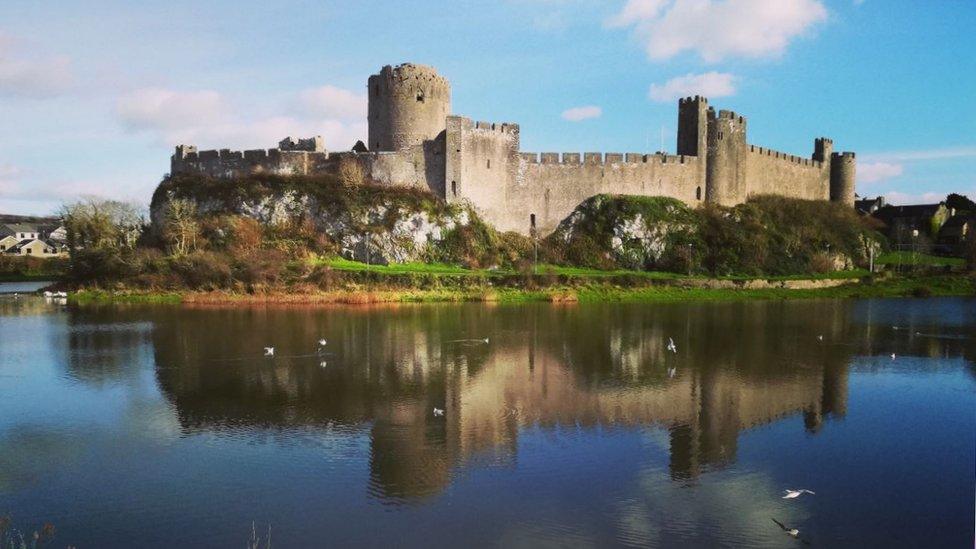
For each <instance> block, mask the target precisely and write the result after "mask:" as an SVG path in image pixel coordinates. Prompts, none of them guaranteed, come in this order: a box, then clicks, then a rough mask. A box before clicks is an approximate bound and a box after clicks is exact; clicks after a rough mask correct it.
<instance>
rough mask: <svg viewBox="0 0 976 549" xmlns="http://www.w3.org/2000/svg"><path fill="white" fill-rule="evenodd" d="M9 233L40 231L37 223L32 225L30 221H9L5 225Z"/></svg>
mask: <svg viewBox="0 0 976 549" xmlns="http://www.w3.org/2000/svg"><path fill="white" fill-rule="evenodd" d="M3 228H4V229H6V232H8V233H11V234H13V233H38V232H40V231H39V230H38V228H37V225H32V224H30V223H7V224H5V225H3Z"/></svg>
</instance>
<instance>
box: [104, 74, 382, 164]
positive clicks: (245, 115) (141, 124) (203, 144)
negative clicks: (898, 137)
mask: <svg viewBox="0 0 976 549" xmlns="http://www.w3.org/2000/svg"><path fill="white" fill-rule="evenodd" d="M365 101H366V100H365V97H363V96H360V95H357V94H355V93H353V92H350V91H348V90H344V89H341V88H336V87H334V86H323V87H320V88H313V89H308V90H304V91H302V92H300V93H298V94H297V95H295V96H294V97H292V98H290V99H289V101H288V102H287V103H286V104H285V105H283V106H278V107H275V108H267V107H265V106H260V105H245V106H236V105H233V104H232V103H231V101H230V100H229V99H228V98H227V97H226V96H224V95H223V94H221V93H219V92H216V91H212V90H201V91H177V90H169V89H162V88H146V89H141V90H137V91H135V92H133V93H130V94H128V95H126V96H124V97H122V98H120V99H119V100H118V103H117V106H116V111H117V114H118V116H119V120H120V121H121V122H122V124H123V126H124V127H125V128H127V129H128V130H130V131H132V132H136V133H147V134H150V135H153V136H154V137H156V139H158V140H159V141H160V142H162V143H165V144H166V145H167V146H173V145H176V144H180V143H184V144H193V145H197V146H199V147H200V148H202V149H206V148H231V149H247V148H269V147H273V146H275V145H276V144H277V143H278V141H279V140H281V139H282V138H284V137H286V136H295V137H308V136H313V135H321V136H323V137H324V138H325V144H326V148H328V149H332V150H347V149H349V148H351V147H352V145H353V144H354V143H355V142H356V141H357V140H359V139H365V137H366V120H365V114H366V113H365V104H366V103H365ZM276 111H278V112H276ZM250 113H261V114H250Z"/></svg>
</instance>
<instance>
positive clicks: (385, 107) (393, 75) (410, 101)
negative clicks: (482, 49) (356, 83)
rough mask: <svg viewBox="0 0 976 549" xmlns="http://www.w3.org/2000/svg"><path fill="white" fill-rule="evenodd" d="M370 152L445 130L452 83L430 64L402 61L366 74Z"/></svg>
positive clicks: (416, 142)
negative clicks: (403, 62) (367, 76)
mask: <svg viewBox="0 0 976 549" xmlns="http://www.w3.org/2000/svg"><path fill="white" fill-rule="evenodd" d="M367 87H368V93H369V117H368V121H369V143H367V147H369V150H371V151H398V150H403V149H407V148H410V147H414V146H417V145H422V144H423V143H424V141H430V140H433V139H435V138H436V137H437V136H438V135H439V134H440V133H441V132H443V131H444V128H445V124H446V119H447V116H448V115H449V114H451V85H450V83H448V81H447V79H445V78H444V77H442V76H440V75H439V74H437V71H436V70H434V68H433V67H428V66H425V65H413V64H410V63H405V64H403V65H398V66H396V67H391V66H389V65H387V66H385V67H383V69H382V70H381V71H380V73H379V74H374V75H373V76H370V77H369V83H368V84H367Z"/></svg>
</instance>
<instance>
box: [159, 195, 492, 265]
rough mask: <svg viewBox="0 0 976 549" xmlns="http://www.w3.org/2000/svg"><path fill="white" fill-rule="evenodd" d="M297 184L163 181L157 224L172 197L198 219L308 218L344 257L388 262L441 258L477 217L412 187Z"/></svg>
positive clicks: (273, 221) (287, 221)
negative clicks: (187, 203) (190, 205)
mask: <svg viewBox="0 0 976 549" xmlns="http://www.w3.org/2000/svg"><path fill="white" fill-rule="evenodd" d="M296 182H297V181H296V180H295V179H294V178H289V179H281V180H280V179H277V178H266V179H265V180H263V181H260V182H255V181H249V182H248V183H250V185H238V187H237V189H236V190H238V191H240V190H244V192H227V190H226V189H221V188H217V189H214V188H213V187H211V186H208V185H201V184H200V183H201V182H200V181H199V180H198V181H195V182H191V181H188V180H185V179H184V180H174V181H164V182H163V184H161V185H160V188H159V189H158V190H157V193H156V196H154V197H153V203H152V207H151V212H150V213H151V219H152V222H153V227H154V229H155V230H157V231H161V230H162V227H163V223H164V222H165V211H166V207H167V204H168V203H169V201H170V200H173V199H176V198H179V199H189V200H192V201H193V202H194V203H195V204H196V208H197V213H198V215H200V216H201V217H206V216H212V215H240V216H246V217H250V218H252V219H254V220H256V221H258V222H259V223H261V224H262V225H265V226H286V225H296V224H298V223H305V222H311V223H312V224H313V225H314V227H315V229H316V231H318V232H320V233H322V234H324V235H326V236H328V237H329V238H330V239H331V240H332V241H333V242H335V244H336V245H337V246H338V248H339V250H340V253H341V254H342V255H343V256H344V257H346V258H347V259H353V260H356V261H362V262H369V263H371V264H380V265H385V264H388V263H405V262H412V261H430V260H431V259H437V258H438V257H439V256H440V255H442V254H441V253H440V252H441V250H439V249H438V247H439V246H440V245H441V244H443V243H444V242H445V240H446V239H447V238H448V237H449V236H450V235H451V233H452V232H454V231H457V230H459V229H462V228H465V227H468V226H469V225H471V224H472V223H473V222H475V221H476V216H475V215H474V214H473V213H472V212H471V211H470V210H469V209H468V208H466V207H463V206H451V205H448V204H445V203H443V202H442V201H439V200H437V199H435V198H434V197H433V196H432V195H426V196H425V195H424V194H423V193H419V192H417V191H414V190H403V191H398V190H397V189H389V188H377V189H371V188H365V189H364V188H363V187H356V188H348V187H344V186H342V185H338V184H335V183H333V182H330V181H326V182H322V181H318V183H320V184H321V185H320V186H316V187H313V188H310V189H303V188H302V186H301V185H295V183H296ZM225 184H226V183H225Z"/></svg>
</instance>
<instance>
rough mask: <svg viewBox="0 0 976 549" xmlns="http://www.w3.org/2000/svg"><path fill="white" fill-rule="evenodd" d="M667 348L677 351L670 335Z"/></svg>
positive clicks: (673, 351)
mask: <svg viewBox="0 0 976 549" xmlns="http://www.w3.org/2000/svg"><path fill="white" fill-rule="evenodd" d="M668 350H669V351H671V352H672V353H675V354H677V352H678V346H677V345H675V344H674V340H673V339H671V338H670V337H669V338H668Z"/></svg>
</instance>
